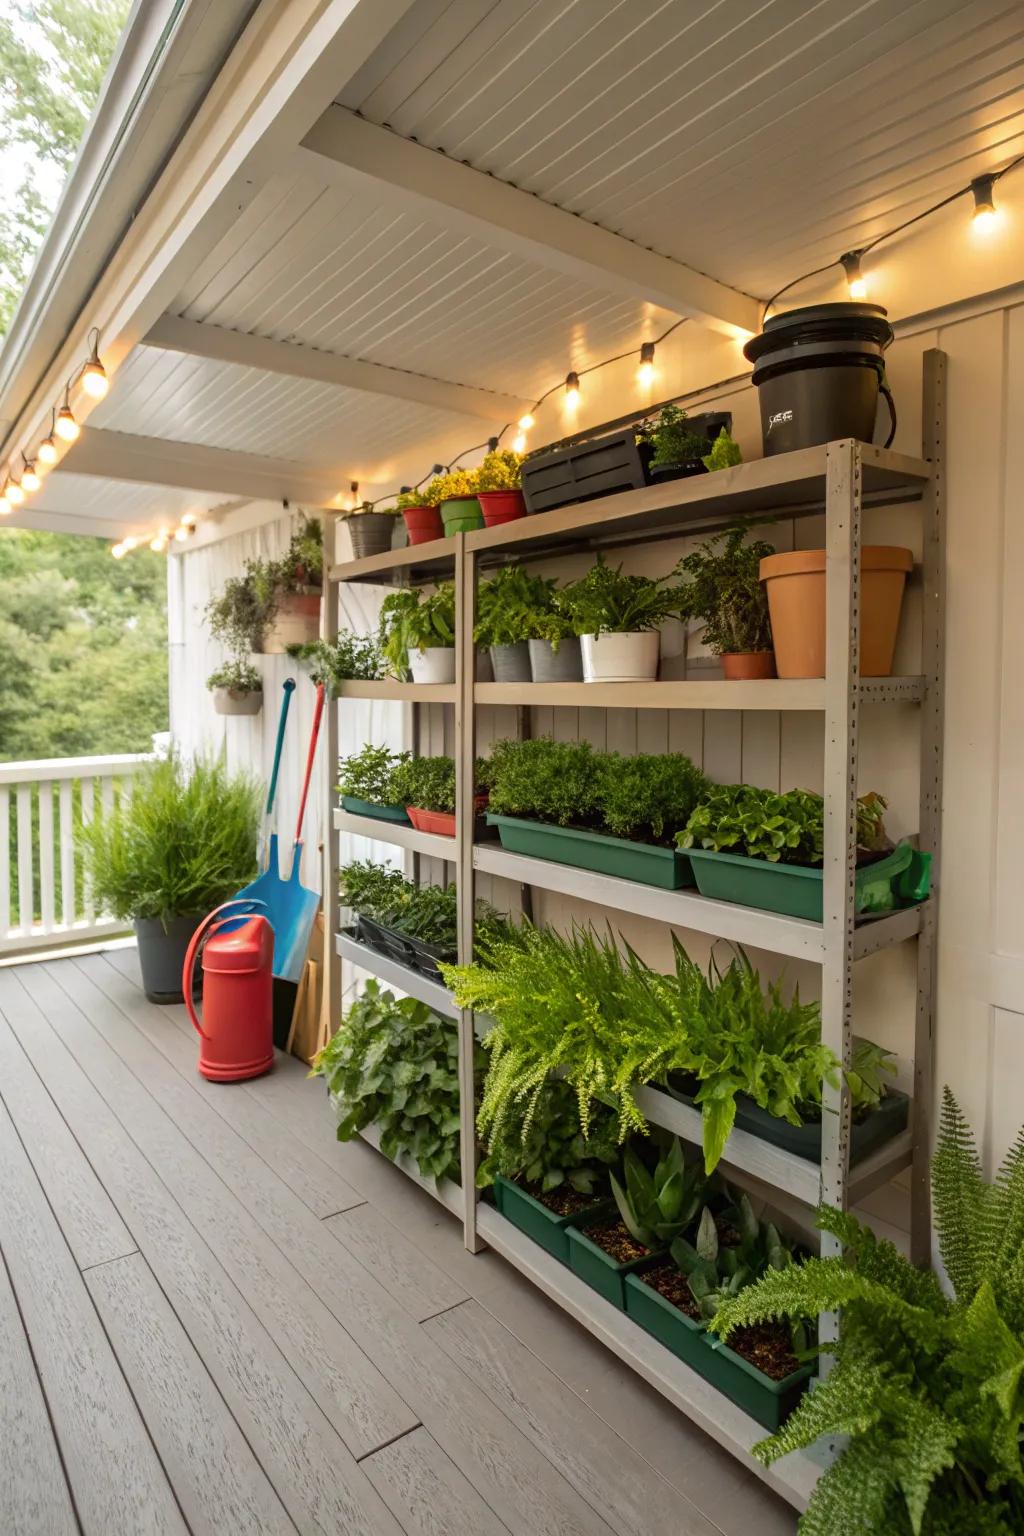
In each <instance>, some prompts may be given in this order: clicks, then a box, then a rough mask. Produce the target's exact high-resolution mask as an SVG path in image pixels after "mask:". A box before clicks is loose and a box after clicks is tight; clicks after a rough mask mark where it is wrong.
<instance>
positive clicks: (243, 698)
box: [213, 688, 263, 715]
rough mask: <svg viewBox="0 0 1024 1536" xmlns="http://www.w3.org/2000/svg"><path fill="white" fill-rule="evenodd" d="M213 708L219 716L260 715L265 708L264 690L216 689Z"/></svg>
mask: <svg viewBox="0 0 1024 1536" xmlns="http://www.w3.org/2000/svg"><path fill="white" fill-rule="evenodd" d="M213 707H214V709H215V710H216V712H217V714H218V715H258V714H259V712H260V710H261V709H262V708H263V689H262V688H251V689H249V690H248V691H246V692H243V691H242V690H240V689H238V688H215V689H214V690H213Z"/></svg>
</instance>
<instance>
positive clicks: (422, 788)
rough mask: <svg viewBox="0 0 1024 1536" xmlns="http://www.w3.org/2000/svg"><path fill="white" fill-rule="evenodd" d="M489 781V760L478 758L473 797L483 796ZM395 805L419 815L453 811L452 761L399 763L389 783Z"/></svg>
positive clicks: (421, 759) (414, 759)
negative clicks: (408, 808)
mask: <svg viewBox="0 0 1024 1536" xmlns="http://www.w3.org/2000/svg"><path fill="white" fill-rule="evenodd" d="M490 781H491V764H490V759H488V758H477V762H476V791H475V792H476V793H477V794H482V793H484V792H485V791H486V790H487V789H488V787H489V785H490ZM391 792H392V794H393V795H394V796H395V801H394V803H395V804H396V805H411V806H413V807H414V808H415V809H416V810H420V811H446V812H448V813H451V812H453V811H454V810H455V759H454V758H451V757H409V758H407V759H406V760H405V761H404V762H402V763H400V764H399V765H398V766H397V767H396V769H395V771H394V775H393V777H392V780H391Z"/></svg>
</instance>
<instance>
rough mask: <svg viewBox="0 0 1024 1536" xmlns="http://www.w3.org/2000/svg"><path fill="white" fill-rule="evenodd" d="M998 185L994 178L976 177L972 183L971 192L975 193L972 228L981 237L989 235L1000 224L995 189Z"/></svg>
mask: <svg viewBox="0 0 1024 1536" xmlns="http://www.w3.org/2000/svg"><path fill="white" fill-rule="evenodd" d="M995 184H996V178H995V177H994V176H976V177H975V178H974V180H973V181H972V182H971V191H972V192H973V193H974V213H973V215H972V217H971V228H972V229H973V230H975V231H976V232H977V233H978V234H979V235H987V234H989V233H991V231H992V230H993V229H994V228H995V226H996V225H997V224H998V222H999V214H998V212H997V210H996V202H995V197H994V195H993V189H994V187H995Z"/></svg>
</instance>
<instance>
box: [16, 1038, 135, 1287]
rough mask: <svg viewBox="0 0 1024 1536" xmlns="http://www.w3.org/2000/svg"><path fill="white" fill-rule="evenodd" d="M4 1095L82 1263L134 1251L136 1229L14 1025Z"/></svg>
mask: <svg viewBox="0 0 1024 1536" xmlns="http://www.w3.org/2000/svg"><path fill="white" fill-rule="evenodd" d="M0 1098H2V1099H3V1101H4V1103H5V1104H6V1105H7V1108H8V1111H9V1112H10V1114H11V1117H12V1119H13V1120H14V1122H15V1124H16V1125H17V1127H18V1130H19V1134H20V1136H21V1140H22V1143H23V1145H24V1146H25V1148H26V1150H27V1152H28V1154H29V1161H30V1162H31V1163H32V1166H33V1167H34V1168H35V1171H36V1174H37V1176H38V1178H39V1182H40V1183H41V1184H42V1186H43V1188H44V1189H45V1190H46V1193H47V1197H48V1198H49V1201H50V1204H51V1206H52V1207H53V1212H54V1215H55V1216H56V1218H57V1221H58V1223H59V1224H60V1229H61V1231H62V1232H63V1233H64V1236H65V1238H66V1240H67V1243H68V1247H69V1248H70V1249H71V1252H72V1253H73V1254H74V1256H75V1260H76V1262H77V1264H78V1267H79V1269H88V1268H89V1266H90V1265H92V1264H104V1263H106V1261H107V1260H108V1259H117V1258H121V1257H123V1256H124V1255H125V1254H127V1253H132V1252H134V1249H135V1243H134V1241H133V1239H132V1236H131V1233H130V1232H129V1231H128V1228H127V1227H126V1226H125V1224H124V1222H123V1221H122V1220H121V1218H120V1216H119V1215H118V1214H117V1211H116V1210H115V1208H114V1203H113V1201H112V1200H111V1198H110V1196H109V1195H108V1194H107V1192H106V1190H105V1189H104V1188H103V1185H102V1184H101V1183H100V1181H99V1179H98V1178H97V1177H96V1175H95V1173H94V1172H93V1170H92V1168H90V1166H89V1163H88V1160H87V1159H86V1157H85V1155H84V1153H83V1152H82V1149H81V1147H80V1146H79V1145H78V1143H77V1142H76V1141H75V1138H74V1137H73V1136H72V1134H71V1132H70V1131H69V1130H68V1128H67V1125H66V1124H65V1122H64V1119H63V1117H62V1116H61V1113H60V1111H59V1110H58V1109H57V1107H56V1105H55V1104H54V1102H53V1100H52V1099H51V1098H50V1095H49V1094H48V1093H47V1091H46V1089H45V1088H44V1087H43V1085H42V1083H41V1082H40V1081H39V1078H38V1077H37V1076H36V1073H35V1070H34V1069H33V1067H32V1066H31V1064H30V1063H29V1061H28V1059H27V1057H26V1056H25V1053H24V1051H23V1050H22V1049H21V1046H20V1045H19V1044H18V1042H17V1040H16V1039H15V1038H14V1036H13V1035H12V1034H11V1032H10V1030H7V1029H4V1030H0Z"/></svg>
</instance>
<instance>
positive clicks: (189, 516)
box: [181, 512, 199, 528]
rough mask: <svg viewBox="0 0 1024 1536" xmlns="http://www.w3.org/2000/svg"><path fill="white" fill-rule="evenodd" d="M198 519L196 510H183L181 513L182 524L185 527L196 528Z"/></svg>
mask: <svg viewBox="0 0 1024 1536" xmlns="http://www.w3.org/2000/svg"><path fill="white" fill-rule="evenodd" d="M198 521H199V517H198V514H197V513H195V512H183V513H182V514H181V526H182V527H183V528H194V527H195V525H196V523H198Z"/></svg>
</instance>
